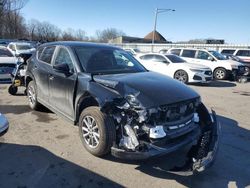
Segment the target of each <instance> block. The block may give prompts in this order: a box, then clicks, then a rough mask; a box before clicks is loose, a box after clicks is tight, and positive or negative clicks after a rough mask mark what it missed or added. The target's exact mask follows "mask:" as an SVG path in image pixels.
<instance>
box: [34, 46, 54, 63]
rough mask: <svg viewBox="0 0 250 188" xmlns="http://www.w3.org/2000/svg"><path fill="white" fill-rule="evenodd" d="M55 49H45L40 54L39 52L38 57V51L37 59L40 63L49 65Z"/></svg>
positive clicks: (50, 47)
mask: <svg viewBox="0 0 250 188" xmlns="http://www.w3.org/2000/svg"><path fill="white" fill-rule="evenodd" d="M55 48H56V47H55V46H48V47H45V48H44V49H43V50H42V52H40V55H39V51H38V59H39V60H40V61H43V62H45V63H48V64H51V60H52V57H53V54H54V51H55Z"/></svg>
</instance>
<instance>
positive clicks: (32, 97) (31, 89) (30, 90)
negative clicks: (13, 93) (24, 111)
mask: <svg viewBox="0 0 250 188" xmlns="http://www.w3.org/2000/svg"><path fill="white" fill-rule="evenodd" d="M27 97H28V100H29V106H30V108H31V109H33V110H38V109H39V107H40V103H38V101H37V92H36V85H35V82H34V81H30V82H29V84H28V87H27Z"/></svg>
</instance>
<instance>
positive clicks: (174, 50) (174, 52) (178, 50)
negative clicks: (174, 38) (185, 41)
mask: <svg viewBox="0 0 250 188" xmlns="http://www.w3.org/2000/svg"><path fill="white" fill-rule="evenodd" d="M170 53H171V54H174V55H178V56H179V55H180V53H181V49H172V50H170Z"/></svg>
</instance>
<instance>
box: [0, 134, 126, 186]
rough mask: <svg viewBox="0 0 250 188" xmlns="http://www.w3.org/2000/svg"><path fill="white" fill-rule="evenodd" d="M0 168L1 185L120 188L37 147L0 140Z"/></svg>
mask: <svg viewBox="0 0 250 188" xmlns="http://www.w3.org/2000/svg"><path fill="white" fill-rule="evenodd" d="M0 141H3V137H1V138H0ZM0 167H1V170H0V187H1V188H5V187H6V188H9V187H23V188H24V187H25V188H26V187H27V188H28V187H41V188H44V187H53V188H54V187H76V188H81V187H122V186H121V185H119V184H117V183H115V182H113V181H111V180H109V179H107V178H105V177H102V176H100V175H98V174H96V173H94V172H91V171H89V170H87V169H85V168H83V167H81V166H78V165H76V164H74V163H72V162H69V161H67V160H64V159H62V158H60V157H58V156H56V155H54V154H53V153H51V152H50V151H48V150H46V149H44V148H42V147H39V146H24V145H18V144H7V143H1V142H0Z"/></svg>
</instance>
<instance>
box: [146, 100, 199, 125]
mask: <svg viewBox="0 0 250 188" xmlns="http://www.w3.org/2000/svg"><path fill="white" fill-rule="evenodd" d="M195 101H196V100H195V99H193V100H188V101H184V102H180V103H176V104H170V105H162V106H160V107H159V108H158V112H156V113H153V114H151V116H150V121H151V123H153V124H154V123H156V124H165V123H166V122H175V121H180V120H182V119H184V118H185V117H187V116H190V115H192V114H193V113H194V112H195V105H196V104H195Z"/></svg>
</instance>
